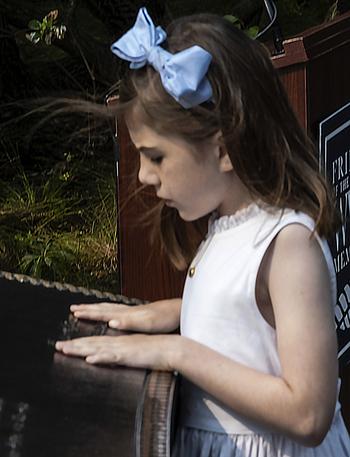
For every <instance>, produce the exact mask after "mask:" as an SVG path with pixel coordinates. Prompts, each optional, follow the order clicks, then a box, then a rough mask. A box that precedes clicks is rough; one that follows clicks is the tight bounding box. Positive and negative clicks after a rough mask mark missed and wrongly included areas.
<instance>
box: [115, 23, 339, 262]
mask: <svg viewBox="0 0 350 457" xmlns="http://www.w3.org/2000/svg"><path fill="white" fill-rule="evenodd" d="M167 33H168V38H167V41H166V42H165V43H163V44H162V46H163V47H164V48H165V49H167V50H168V51H170V52H172V53H174V52H177V51H180V50H182V49H185V48H188V47H190V46H192V45H194V44H197V45H199V46H202V47H203V48H204V49H206V50H207V51H209V52H210V53H211V55H212V57H213V59H212V63H211V65H210V68H209V71H208V74H207V77H208V79H209V81H210V83H211V86H212V89H213V99H214V102H213V103H212V102H207V103H203V104H202V105H200V106H197V107H194V108H191V109H184V108H183V107H182V106H181V105H180V104H179V103H177V102H176V101H175V100H174V99H173V98H172V97H171V96H170V95H168V94H167V93H166V92H165V90H164V89H163V86H162V84H161V80H160V77H159V74H158V73H157V72H156V71H154V70H153V68H152V67H150V66H146V67H144V68H142V69H139V70H131V71H129V73H128V75H127V77H126V78H125V79H124V80H123V82H122V84H121V87H120V104H119V108H118V109H119V110H122V111H126V112H127V111H128V110H129V109H131V107H135V106H137V107H138V108H141V110H142V112H143V113H144V115H145V116H144V117H145V122H147V123H149V125H150V126H151V127H152V128H153V129H154V130H155V131H157V132H158V133H160V134H166V133H167V132H169V131H171V132H172V133H173V134H177V135H179V136H182V137H184V138H186V140H187V141H188V142H189V143H193V144H196V143H197V142H198V141H203V140H205V139H207V138H209V137H211V136H212V135H214V134H215V133H216V132H218V131H219V130H221V131H222V134H223V141H224V143H225V146H226V148H227V150H228V152H229V155H230V158H231V161H232V164H233V167H234V170H235V173H236V174H237V176H238V177H239V178H240V179H241V181H242V182H243V183H244V184H245V186H246V187H247V188H248V190H249V191H250V193H251V195H252V196H253V197H255V198H257V199H260V200H262V201H263V202H265V203H267V204H269V205H272V206H275V207H279V208H286V207H288V208H292V209H295V210H301V211H304V212H306V213H307V214H309V215H310V216H311V217H312V218H313V219H314V220H315V221H316V230H317V231H318V233H319V234H320V235H321V236H326V237H328V236H329V235H330V234H331V233H332V231H333V230H334V229H335V227H336V224H337V223H338V216H337V213H336V210H335V205H334V203H333V199H332V194H331V192H330V189H329V188H328V185H327V183H326V181H325V179H324V178H323V177H322V176H321V174H320V173H319V171H318V162H317V158H316V150H315V147H314V145H313V143H312V141H311V140H310V139H309V138H308V136H307V134H306V132H304V130H303V128H302V127H301V126H300V124H299V122H298V120H297V118H296V116H295V114H294V112H293V110H292V108H291V106H290V104H289V101H288V98H287V95H286V93H285V90H284V88H283V86H282V84H281V82H280V80H279V77H278V75H277V72H276V70H275V69H274V67H273V64H272V62H271V59H270V56H269V53H268V51H267V50H266V49H265V47H264V46H263V45H262V44H260V43H259V42H257V41H255V40H252V39H250V38H249V37H247V36H246V35H245V34H244V33H243V32H241V31H240V30H238V29H237V28H236V27H234V26H233V25H231V24H230V22H229V21H227V20H226V19H224V18H221V17H218V16H215V15H211V14H199V15H194V16H188V17H184V18H181V19H177V20H175V21H174V22H173V23H171V24H170V25H169V27H168V28H167ZM158 209H159V211H158V212H157V218H156V219H157V221H156V224H155V232H154V238H156V237H157V236H158V237H159V239H160V240H161V244H162V247H163V249H164V250H165V251H166V253H167V254H168V255H169V257H170V259H171V261H172V262H173V264H174V265H175V266H176V267H177V268H179V269H183V268H185V267H186V265H187V264H188V262H189V260H190V259H191V257H192V255H193V251H194V249H195V247H196V246H195V245H196V243H191V239H192V238H191V237H192V235H189V234H187V235H186V233H188V231H187V230H185V226H186V225H187V224H186V223H184V222H183V221H182V220H181V219H180V217H179V216H178V215H177V213H176V210H175V209H173V208H168V207H165V206H164V205H162V204H160V205H159V207H158ZM153 214H154V212H153ZM192 225H193V227H197V228H198V227H200V224H198V223H194V224H192Z"/></svg>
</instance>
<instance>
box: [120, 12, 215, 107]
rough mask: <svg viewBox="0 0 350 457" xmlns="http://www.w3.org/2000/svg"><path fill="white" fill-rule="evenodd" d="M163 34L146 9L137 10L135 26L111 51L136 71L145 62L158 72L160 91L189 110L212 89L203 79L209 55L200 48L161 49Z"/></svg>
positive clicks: (210, 94) (205, 98) (207, 97)
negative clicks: (173, 51)
mask: <svg viewBox="0 0 350 457" xmlns="http://www.w3.org/2000/svg"><path fill="white" fill-rule="evenodd" d="M166 36H167V35H166V32H165V31H164V30H163V29H162V28H161V27H159V26H157V27H156V26H155V25H154V24H153V22H152V19H151V18H150V16H149V14H148V12H147V10H146V8H141V9H140V11H139V13H138V15H137V19H136V22H135V25H134V26H133V27H132V28H131V29H130V30H129V31H128V32H126V33H125V34H124V35H123V36H122V37H121V38H119V40H117V41H116V42H115V43H113V44H112V46H111V50H112V52H113V53H114V54H116V55H117V56H118V57H120V58H122V59H124V60H127V61H129V62H130V68H132V69H138V68H141V67H143V66H145V65H146V64H147V63H149V64H150V65H152V67H153V68H154V69H155V70H156V71H158V73H159V74H160V78H161V81H162V84H163V87H164V89H165V90H166V91H167V92H168V93H169V94H170V95H171V96H172V97H174V98H175V100H177V101H178V102H179V103H180V104H181V105H182V106H183V107H184V108H191V107H193V106H196V105H199V104H201V103H203V102H205V101H208V100H210V99H211V98H212V88H211V85H210V83H209V81H208V79H207V78H206V76H205V75H206V73H207V71H208V68H209V65H210V62H211V59H212V57H211V54H210V53H209V52H208V51H206V50H205V49H203V48H201V47H200V46H196V45H195V46H192V47H190V48H187V49H184V50H183V51H180V52H178V53H176V54H171V53H170V52H168V51H166V50H165V49H163V48H162V47H161V46H160V44H161V43H163V41H165V39H166Z"/></svg>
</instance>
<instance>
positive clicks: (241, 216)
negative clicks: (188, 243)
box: [172, 204, 350, 457]
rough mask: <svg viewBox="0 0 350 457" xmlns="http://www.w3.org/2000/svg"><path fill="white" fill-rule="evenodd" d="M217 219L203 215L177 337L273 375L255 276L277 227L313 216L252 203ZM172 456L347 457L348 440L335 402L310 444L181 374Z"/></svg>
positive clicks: (275, 359) (277, 370)
mask: <svg viewBox="0 0 350 457" xmlns="http://www.w3.org/2000/svg"><path fill="white" fill-rule="evenodd" d="M216 217H217V216H216V215H215V214H213V215H212V217H211V218H210V220H209V228H208V234H207V236H206V239H205V240H204V241H203V242H202V244H201V246H200V247H199V249H198V253H197V255H196V259H197V260H196V259H195V261H194V264H196V271H195V274H194V276H193V277H189V276H187V278H186V282H185V288H184V293H183V301H182V309H181V327H180V328H181V334H182V335H184V336H186V337H188V338H191V339H193V340H196V341H198V342H200V343H203V344H205V345H206V346H209V347H210V348H212V349H214V350H216V351H218V352H220V353H222V354H224V355H226V356H227V357H230V358H232V359H233V360H235V361H237V362H240V363H243V364H245V365H247V366H250V367H253V368H255V369H257V370H260V371H262V372H264V373H270V374H273V375H276V376H279V375H280V374H281V366H280V361H279V356H278V351H277V345H276V332H275V329H274V328H273V327H271V326H270V325H269V324H268V323H267V322H266V321H265V319H264V318H263V317H262V315H261V313H260V311H259V309H258V307H257V304H256V301H255V282H256V277H257V273H258V270H259V266H260V263H261V261H262V259H263V256H264V254H265V252H266V249H267V248H268V246H269V245H270V243H271V242H272V240H273V239H274V238H275V236H276V235H277V234H278V232H279V231H280V230H281V229H282V228H284V227H285V226H287V225H289V224H295V223H297V224H302V225H304V226H306V227H307V228H308V229H309V230H310V231H312V230H313V228H314V221H313V220H312V219H311V218H310V217H309V216H307V215H306V214H304V213H301V212H295V211H293V210H284V211H281V210H275V211H271V210H270V209H268V208H266V207H264V208H263V207H260V206H258V205H256V204H252V205H250V206H248V207H247V208H245V209H244V210H242V211H239V212H237V213H235V214H234V215H232V216H223V217H220V218H218V219H217V218H216ZM316 237H317V235H316ZM317 239H318V241H319V243H320V246H321V248H322V251H323V253H324V256H325V259H326V261H327V264H328V268H329V273H330V278H331V285H332V289H333V290H332V294H333V301H334V303H336V278H335V272H334V268H333V262H332V257H331V253H330V251H329V248H328V245H327V243H326V242H325V241H324V240H323V239H320V238H319V237H317ZM203 363H205V361H203ZM172 457H350V440H349V436H348V433H347V430H346V428H345V425H344V422H343V418H342V416H341V413H340V404H339V402H338V403H337V405H336V408H335V413H334V419H333V423H332V426H331V428H330V430H329V432H328V434H327V436H326V438H325V439H324V440H323V442H322V443H321V444H320V445H319V446H317V447H313V448H310V447H305V446H302V445H300V444H299V443H297V442H296V441H294V440H292V439H290V438H287V437H285V436H283V435H280V434H278V433H276V432H273V431H271V430H268V429H266V428H263V427H261V426H260V425H259V424H257V423H254V422H252V421H249V420H247V419H245V418H244V417H241V416H240V415H238V414H236V413H235V412H234V411H233V410H231V409H230V408H228V407H226V406H225V405H223V404H222V403H220V402H219V401H217V400H216V399H215V398H214V397H212V396H211V395H209V394H208V393H207V392H205V391H203V390H201V389H199V388H198V387H197V386H195V385H194V384H192V383H191V382H189V381H188V380H186V379H185V378H181V389H180V414H179V427H178V430H177V434H176V438H175V443H174V446H173V450H172Z"/></svg>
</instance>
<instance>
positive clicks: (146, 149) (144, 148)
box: [136, 146, 161, 155]
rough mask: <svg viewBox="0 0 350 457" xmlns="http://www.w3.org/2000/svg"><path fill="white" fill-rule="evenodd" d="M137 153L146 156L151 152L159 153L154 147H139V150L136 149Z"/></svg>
mask: <svg viewBox="0 0 350 457" xmlns="http://www.w3.org/2000/svg"><path fill="white" fill-rule="evenodd" d="M136 149H137V150H138V151H139V152H142V154H146V155H148V154H149V153H152V152H156V153H160V152H161V151H160V150H159V149H158V148H155V147H151V148H149V147H147V146H141V147H139V148H136Z"/></svg>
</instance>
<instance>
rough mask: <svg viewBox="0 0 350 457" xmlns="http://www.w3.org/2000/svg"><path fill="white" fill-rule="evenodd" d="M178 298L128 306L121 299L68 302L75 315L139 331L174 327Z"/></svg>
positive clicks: (177, 319) (153, 331)
mask: <svg viewBox="0 0 350 457" xmlns="http://www.w3.org/2000/svg"><path fill="white" fill-rule="evenodd" d="M180 309H181V299H170V300H161V301H156V302H153V303H148V304H146V305H136V306H135V305H134V306H128V305H123V304H120V303H94V304H80V305H71V307H70V310H71V312H72V313H73V314H74V317H77V318H78V319H88V320H93V321H103V322H108V325H109V327H111V328H115V329H118V330H130V331H133V332H142V333H159V332H160V333H162V332H170V331H173V330H175V329H176V328H177V327H178V326H179V322H180Z"/></svg>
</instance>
